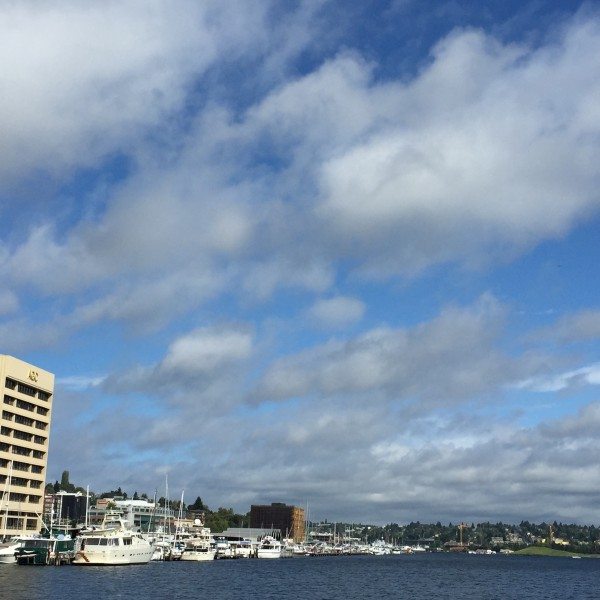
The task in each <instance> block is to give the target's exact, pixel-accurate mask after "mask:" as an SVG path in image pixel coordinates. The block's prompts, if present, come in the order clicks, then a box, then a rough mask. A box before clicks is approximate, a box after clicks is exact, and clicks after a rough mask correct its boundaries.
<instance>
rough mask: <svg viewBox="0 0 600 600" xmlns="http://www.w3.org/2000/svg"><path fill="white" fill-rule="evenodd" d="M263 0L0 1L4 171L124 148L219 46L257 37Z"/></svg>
mask: <svg viewBox="0 0 600 600" xmlns="http://www.w3.org/2000/svg"><path fill="white" fill-rule="evenodd" d="M265 8H266V3H261V2H250V3H248V2H236V3H229V4H228V5H227V6H225V5H223V4H222V3H219V2H204V3H202V4H198V3H195V2H188V1H187V0H181V1H179V0H178V1H176V2H169V3H165V2H153V3H147V2H138V1H137V0H132V1H119V2H111V3H109V4H106V5H103V6H102V7H100V6H94V5H92V4H81V3H77V2H71V1H70V0H65V1H56V2H49V3H45V4H44V5H40V4H39V3H36V2H20V3H19V4H14V3H10V2H9V3H6V2H5V3H3V4H2V7H1V8H0V14H1V15H2V18H1V19H0V23H2V25H1V31H0V40H2V41H1V42H0V56H2V63H3V64H4V65H5V68H4V69H3V73H2V79H3V80H4V85H3V89H4V90H5V93H4V94H3V95H2V101H1V104H0V109H1V110H0V114H1V115H2V122H1V128H2V131H3V136H2V141H1V142H0V143H1V146H0V148H1V150H2V155H3V157H4V160H3V162H2V166H1V169H2V170H1V173H2V176H3V177H4V178H7V177H13V176H20V175H22V174H24V173H26V172H27V170H29V169H48V170H51V171H55V170H58V171H60V170H62V169H65V168H72V167H73V166H75V165H85V166H87V165H92V164H94V161H96V160H98V159H100V158H102V156H103V155H105V154H106V153H109V152H116V151H125V152H130V151H132V150H133V149H134V148H135V147H136V145H137V144H139V143H140V142H141V141H142V139H143V137H144V136H145V135H147V133H148V129H149V128H155V127H157V126H159V125H161V121H164V120H168V119H169V118H171V117H173V116H174V115H175V112H176V111H178V110H180V109H181V108H182V104H183V102H184V101H185V99H186V97H187V95H188V94H189V92H190V88H191V86H192V84H193V81H194V78H196V77H199V76H200V75H202V74H203V73H204V72H205V71H206V70H207V69H208V68H209V67H210V66H211V65H212V64H214V62H215V60H216V59H217V58H219V57H220V55H221V53H223V52H227V53H230V54H238V56H239V53H242V52H244V51H245V50H247V49H248V48H249V47H250V46H251V45H253V44H255V43H256V42H257V41H258V39H259V38H260V34H261V31H262V26H263V22H262V21H263V18H264V10H265Z"/></svg>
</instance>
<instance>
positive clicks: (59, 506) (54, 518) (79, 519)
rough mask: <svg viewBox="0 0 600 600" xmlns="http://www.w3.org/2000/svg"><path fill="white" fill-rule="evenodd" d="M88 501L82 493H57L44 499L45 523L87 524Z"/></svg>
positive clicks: (47, 495)
mask: <svg viewBox="0 0 600 600" xmlns="http://www.w3.org/2000/svg"><path fill="white" fill-rule="evenodd" d="M86 504H87V499H86V496H85V494H82V493H81V492H64V491H60V492H56V493H55V494H46V495H45V498H44V521H45V522H46V524H48V523H50V522H53V523H54V524H55V525H58V526H59V527H60V525H61V524H62V523H65V524H69V523H73V524H81V523H84V522H85V510H86Z"/></svg>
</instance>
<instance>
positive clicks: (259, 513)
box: [250, 502, 305, 542]
mask: <svg viewBox="0 0 600 600" xmlns="http://www.w3.org/2000/svg"><path fill="white" fill-rule="evenodd" d="M250 527H257V528H259V527H260V528H265V527H266V528H270V529H279V530H281V534H282V535H283V536H284V537H288V538H292V539H293V540H294V541H295V542H301V541H302V540H304V531H305V530H304V509H303V508H299V507H297V506H288V505H287V504H283V503H282V502H273V503H272V504H253V505H252V506H251V507H250Z"/></svg>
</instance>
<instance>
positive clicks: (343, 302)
mask: <svg viewBox="0 0 600 600" xmlns="http://www.w3.org/2000/svg"><path fill="white" fill-rule="evenodd" d="M365 310H366V306H365V303H364V302H362V301H361V300H359V299H357V298H349V297H347V296H334V297H333V298H325V299H321V300H317V301H316V302H315V303H314V304H313V306H312V307H311V308H310V310H309V316H310V317H311V318H312V319H313V320H314V321H315V322H316V323H317V324H319V325H321V326H324V327H331V328H334V329H335V328H341V327H345V326H347V325H351V324H353V323H356V322H357V321H360V319H362V317H363V315H364V313H365Z"/></svg>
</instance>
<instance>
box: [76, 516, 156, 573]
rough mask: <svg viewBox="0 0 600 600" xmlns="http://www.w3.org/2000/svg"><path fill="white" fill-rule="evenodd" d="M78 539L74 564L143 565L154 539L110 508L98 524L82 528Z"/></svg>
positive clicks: (151, 550)
mask: <svg viewBox="0 0 600 600" xmlns="http://www.w3.org/2000/svg"><path fill="white" fill-rule="evenodd" d="M77 542H78V547H77V551H76V552H75V559H74V560H73V564H74V565H143V564H147V563H149V562H150V559H151V558H152V555H153V554H154V543H153V542H151V541H149V540H146V539H145V538H144V537H143V536H142V535H141V534H140V533H137V532H135V531H133V530H132V529H130V528H129V526H128V525H127V522H126V521H125V520H124V519H123V518H122V516H121V514H120V513H115V512H112V511H110V512H107V513H106V515H105V517H104V521H103V522H102V526H101V527H100V528H98V529H91V530H87V531H83V532H81V533H80V535H79V537H78V538H77Z"/></svg>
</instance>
